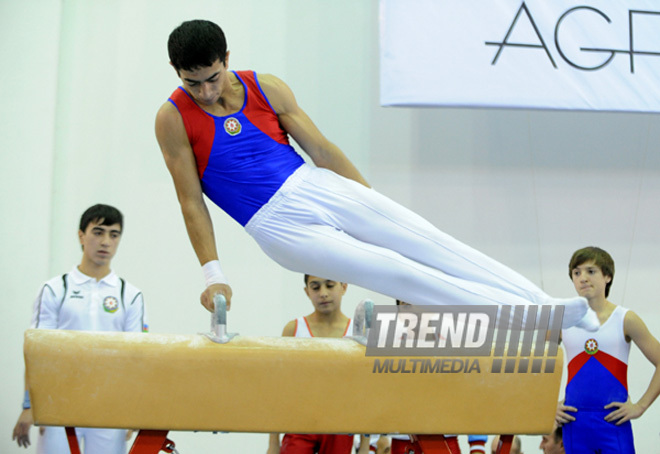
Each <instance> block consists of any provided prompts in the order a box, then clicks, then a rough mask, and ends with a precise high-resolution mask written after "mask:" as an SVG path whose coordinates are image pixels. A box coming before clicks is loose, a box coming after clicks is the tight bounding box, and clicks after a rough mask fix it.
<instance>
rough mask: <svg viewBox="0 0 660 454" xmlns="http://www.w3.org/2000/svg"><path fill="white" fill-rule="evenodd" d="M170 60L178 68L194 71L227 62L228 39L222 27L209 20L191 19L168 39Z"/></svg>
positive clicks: (175, 30) (176, 29)
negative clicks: (217, 62) (218, 62)
mask: <svg viewBox="0 0 660 454" xmlns="http://www.w3.org/2000/svg"><path fill="white" fill-rule="evenodd" d="M167 51H168V53H169V55H170V62H172V65H173V66H174V68H175V69H176V70H177V72H178V71H179V70H181V69H183V70H185V71H192V70H194V69H195V68H199V67H202V66H211V65H212V64H213V63H215V62H216V61H217V60H220V63H224V62H225V55H226V54H227V41H226V40H225V34H224V32H223V31H222V29H221V28H220V27H219V26H218V25H216V24H214V23H213V22H210V21H207V20H199V19H197V20H191V21H186V22H184V23H182V24H181V25H179V26H178V27H177V28H175V29H174V31H172V33H170V37H169V39H168V41H167Z"/></svg>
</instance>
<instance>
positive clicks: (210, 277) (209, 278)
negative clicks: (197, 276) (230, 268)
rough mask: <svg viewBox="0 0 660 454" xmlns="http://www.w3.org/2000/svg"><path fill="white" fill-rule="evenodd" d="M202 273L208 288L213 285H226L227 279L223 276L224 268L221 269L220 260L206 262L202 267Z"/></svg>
mask: <svg viewBox="0 0 660 454" xmlns="http://www.w3.org/2000/svg"><path fill="white" fill-rule="evenodd" d="M202 271H203V272H204V280H205V281H206V286H207V287H208V286H209V285H212V284H226V283H227V278H225V275H224V274H222V268H220V262H219V261H218V260H211V261H210V262H206V263H205V264H204V266H202Z"/></svg>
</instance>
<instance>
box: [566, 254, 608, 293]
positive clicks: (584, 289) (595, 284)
mask: <svg viewBox="0 0 660 454" xmlns="http://www.w3.org/2000/svg"><path fill="white" fill-rule="evenodd" d="M571 278H572V279H573V285H574V286H575V290H577V292H578V295H580V296H583V297H585V298H586V299H588V300H589V299H593V298H603V297H605V287H606V286H607V284H608V283H609V282H610V281H612V277H611V276H605V275H604V274H603V272H602V270H601V269H600V267H599V266H598V265H596V264H595V263H594V262H593V260H591V261H588V262H584V263H583V264H581V265H578V266H576V267H575V268H573V270H572V271H571Z"/></svg>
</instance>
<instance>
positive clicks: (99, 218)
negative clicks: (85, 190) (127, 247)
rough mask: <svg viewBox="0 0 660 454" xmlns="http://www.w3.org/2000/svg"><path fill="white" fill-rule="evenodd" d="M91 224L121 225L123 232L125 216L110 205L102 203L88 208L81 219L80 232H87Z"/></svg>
mask: <svg viewBox="0 0 660 454" xmlns="http://www.w3.org/2000/svg"><path fill="white" fill-rule="evenodd" d="M90 222H96V223H98V222H101V225H114V224H119V227H120V228H121V230H124V216H122V214H121V211H119V210H118V209H117V208H115V207H111V206H110V205H103V204H101V203H99V204H97V205H94V206H92V207H89V208H87V210H85V212H84V213H83V215H82V216H81V217H80V230H82V231H83V232H84V231H85V230H87V227H88V226H89V223H90Z"/></svg>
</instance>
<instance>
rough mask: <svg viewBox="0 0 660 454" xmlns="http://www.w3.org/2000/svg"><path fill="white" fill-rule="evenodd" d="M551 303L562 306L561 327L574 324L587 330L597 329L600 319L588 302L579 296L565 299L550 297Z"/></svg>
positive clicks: (568, 326)
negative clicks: (562, 317)
mask: <svg viewBox="0 0 660 454" xmlns="http://www.w3.org/2000/svg"><path fill="white" fill-rule="evenodd" d="M552 303H553V304H556V305H561V306H564V319H563V320H562V324H561V327H562V328H563V329H565V328H570V327H571V326H576V327H578V328H582V329H585V330H587V331H597V330H598V328H600V321H599V320H598V316H597V315H596V313H595V312H594V311H593V310H591V308H590V307H589V303H587V300H586V299H585V298H582V297H581V296H578V297H575V298H567V299H554V298H553V299H552Z"/></svg>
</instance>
